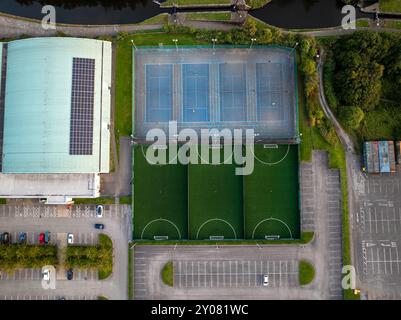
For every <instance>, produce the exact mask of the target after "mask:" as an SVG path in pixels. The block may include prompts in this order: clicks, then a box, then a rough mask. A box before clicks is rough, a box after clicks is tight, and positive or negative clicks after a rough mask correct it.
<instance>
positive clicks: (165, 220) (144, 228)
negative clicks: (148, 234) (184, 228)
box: [141, 218, 182, 240]
mask: <svg viewBox="0 0 401 320" xmlns="http://www.w3.org/2000/svg"><path fill="white" fill-rule="evenodd" d="M157 221H164V222H168V223H170V224H171V225H173V227H175V229H176V230H177V232H178V236H179V237H180V240H181V239H182V236H181V232H180V229H179V228H178V227H177V225H176V224H175V223H174V222H172V221H171V220H168V219H164V218H158V219H154V220H152V221H150V222H148V223H147V224H146V225H145V227H143V229H142V233H141V239H142V240H143V234H144V232H145V230H146V228H147V227H148V226H149V225H150V224H152V223H153V222H157Z"/></svg>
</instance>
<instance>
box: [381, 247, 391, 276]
mask: <svg viewBox="0 0 401 320" xmlns="http://www.w3.org/2000/svg"><path fill="white" fill-rule="evenodd" d="M390 250H391V248H390ZM383 259H384V274H387V263H386V248H385V247H383Z"/></svg>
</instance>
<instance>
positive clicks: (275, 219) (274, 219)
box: [252, 217, 294, 239]
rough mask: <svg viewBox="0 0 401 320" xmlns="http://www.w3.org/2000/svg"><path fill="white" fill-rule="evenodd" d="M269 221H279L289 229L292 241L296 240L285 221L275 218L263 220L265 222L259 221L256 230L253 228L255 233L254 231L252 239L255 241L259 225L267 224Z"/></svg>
mask: <svg viewBox="0 0 401 320" xmlns="http://www.w3.org/2000/svg"><path fill="white" fill-rule="evenodd" d="M269 220H273V221H279V222H281V223H282V224H284V225H285V226H286V227H287V229H288V231H289V232H290V238H291V239H294V237H293V236H292V232H291V229H290V227H289V226H288V225H287V224H286V223H285V222H284V221H283V220H281V219H277V218H273V217H271V218H267V219H263V220H261V221H259V223H258V224H257V225H256V226H255V228H253V231H252V239H255V231H256V228H258V227H259V225H260V224H262V223H263V222H266V221H269Z"/></svg>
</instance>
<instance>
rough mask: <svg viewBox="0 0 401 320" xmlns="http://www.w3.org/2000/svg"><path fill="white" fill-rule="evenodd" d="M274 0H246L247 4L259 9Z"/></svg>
mask: <svg viewBox="0 0 401 320" xmlns="http://www.w3.org/2000/svg"><path fill="white" fill-rule="evenodd" d="M271 1H272V0H246V4H247V5H248V6H250V7H251V8H252V9H257V8H261V7H263V6H265V5H266V4H268V3H269V2H271Z"/></svg>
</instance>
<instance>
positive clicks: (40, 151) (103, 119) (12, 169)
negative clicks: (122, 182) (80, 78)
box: [3, 38, 112, 173]
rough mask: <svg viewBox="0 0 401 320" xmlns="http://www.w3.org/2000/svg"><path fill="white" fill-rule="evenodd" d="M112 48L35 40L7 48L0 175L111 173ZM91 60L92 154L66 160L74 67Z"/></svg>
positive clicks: (98, 43) (73, 41) (75, 41)
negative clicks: (76, 60)
mask: <svg viewBox="0 0 401 320" xmlns="http://www.w3.org/2000/svg"><path fill="white" fill-rule="evenodd" d="M111 52H112V50H111V43H110V42H104V41H98V40H91V39H78V38H34V39H25V40H18V41H13V42H10V43H9V44H8V60H7V61H8V64H7V81H6V99H5V121H4V145H3V146H4V150H3V173H98V172H108V171H109V150H110V148H109V143H110V132H109V124H110V104H111V99H110V88H111V61H112V53H111ZM74 57H80V58H91V59H95V61H96V62H95V97H94V101H95V103H94V128H93V130H94V131H93V154H92V155H70V154H69V143H70V113H71V84H72V62H73V58H74Z"/></svg>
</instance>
